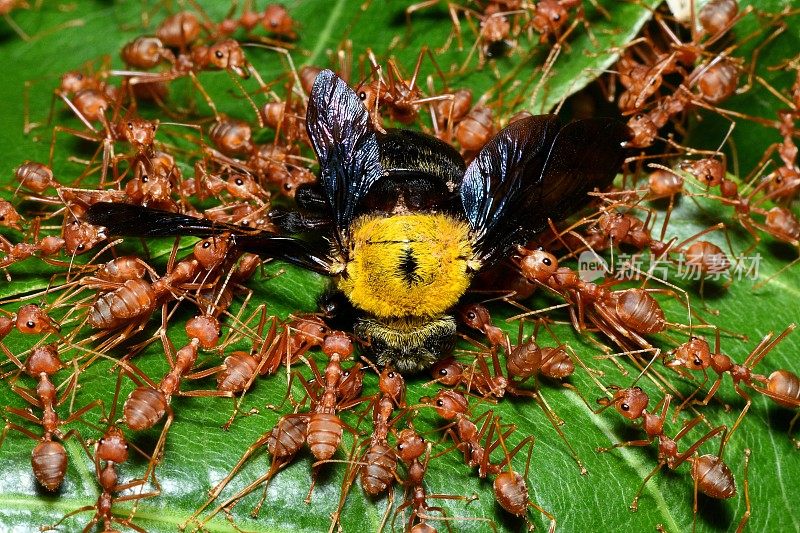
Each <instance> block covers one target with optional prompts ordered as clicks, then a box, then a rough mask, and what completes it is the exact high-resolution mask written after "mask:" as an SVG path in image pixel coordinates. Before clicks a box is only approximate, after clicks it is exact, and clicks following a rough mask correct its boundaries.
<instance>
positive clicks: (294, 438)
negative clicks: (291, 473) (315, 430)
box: [267, 415, 309, 461]
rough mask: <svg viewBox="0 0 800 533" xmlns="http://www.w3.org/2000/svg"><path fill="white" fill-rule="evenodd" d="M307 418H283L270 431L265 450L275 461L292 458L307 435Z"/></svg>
mask: <svg viewBox="0 0 800 533" xmlns="http://www.w3.org/2000/svg"><path fill="white" fill-rule="evenodd" d="M308 419H309V417H308V416H304V415H298V416H294V415H292V416H284V417H282V418H281V419H280V420H278V423H277V424H275V427H273V428H272V431H270V434H269V437H268V438H267V450H268V451H269V453H270V455H272V457H273V458H275V460H278V461H280V460H283V459H287V458H290V457H293V456H294V455H295V454H296V453H297V451H298V450H299V449H300V447H301V446H302V445H303V443H304V442H305V441H306V435H307V434H308Z"/></svg>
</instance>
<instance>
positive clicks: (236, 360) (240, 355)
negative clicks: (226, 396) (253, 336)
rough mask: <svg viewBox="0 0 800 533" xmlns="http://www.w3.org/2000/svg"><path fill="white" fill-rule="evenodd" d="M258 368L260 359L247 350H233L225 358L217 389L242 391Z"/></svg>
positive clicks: (218, 377) (218, 376)
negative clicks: (257, 359)
mask: <svg viewBox="0 0 800 533" xmlns="http://www.w3.org/2000/svg"><path fill="white" fill-rule="evenodd" d="M256 370H258V361H256V358H255V357H253V356H252V355H250V354H249V353H247V352H233V353H231V354H230V355H229V356H228V357H226V358H225V364H224V368H223V369H222V371H220V373H219V374H217V389H218V390H221V391H226V392H241V391H243V390H244V389H245V388H246V387H247V383H248V382H249V381H250V379H251V378H252V377H253V374H255V373H256Z"/></svg>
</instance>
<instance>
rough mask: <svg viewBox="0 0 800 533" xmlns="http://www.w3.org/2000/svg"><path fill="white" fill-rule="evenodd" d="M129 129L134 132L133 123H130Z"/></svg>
mask: <svg viewBox="0 0 800 533" xmlns="http://www.w3.org/2000/svg"><path fill="white" fill-rule="evenodd" d="M128 129H129V130H132V129H133V122H128Z"/></svg>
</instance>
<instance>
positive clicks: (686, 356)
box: [667, 337, 711, 370]
mask: <svg viewBox="0 0 800 533" xmlns="http://www.w3.org/2000/svg"><path fill="white" fill-rule="evenodd" d="M667 366H668V367H678V366H682V367H685V368H688V369H690V370H703V369H706V368H708V367H709V366H711V348H710V347H709V346H708V342H706V340H705V339H701V338H700V337H692V338H691V339H689V340H688V341H687V342H685V343H683V344H681V345H680V346H678V347H677V348H676V349H675V359H673V360H671V361H668V362H667Z"/></svg>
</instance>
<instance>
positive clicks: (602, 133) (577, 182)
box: [530, 118, 631, 220]
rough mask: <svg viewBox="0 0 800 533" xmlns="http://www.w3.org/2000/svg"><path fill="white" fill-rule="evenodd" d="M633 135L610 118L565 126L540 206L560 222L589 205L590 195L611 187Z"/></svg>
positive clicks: (551, 160) (550, 163)
mask: <svg viewBox="0 0 800 533" xmlns="http://www.w3.org/2000/svg"><path fill="white" fill-rule="evenodd" d="M630 138H631V132H630V129H628V126H626V125H625V124H623V123H622V122H620V121H618V120H614V119H609V118H589V119H584V120H576V121H575V122H571V123H569V124H567V125H566V126H564V127H563V128H562V129H561V131H560V132H558V136H557V137H556V140H555V142H554V143H553V149H552V151H551V152H550V156H549V157H548V158H547V163H546V164H545V168H544V172H543V173H542V177H541V184H542V185H541V194H540V196H539V200H538V202H537V204H536V205H532V206H530V207H531V208H535V209H537V210H538V211H539V212H540V213H542V214H543V215H544V216H545V217H549V218H552V219H553V220H559V219H561V218H564V217H566V216H568V215H569V214H570V213H571V212H573V211H574V210H575V209H577V208H578V207H580V206H581V205H583V204H584V203H586V202H587V201H588V200H589V198H588V196H587V193H588V192H590V191H592V190H594V189H604V188H606V187H608V186H609V185H611V182H612V181H613V180H614V177H615V176H616V175H617V172H619V170H620V166H621V165H622V162H623V160H624V159H625V148H624V146H623V144H624V143H625V142H626V141H628V140H630Z"/></svg>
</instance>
